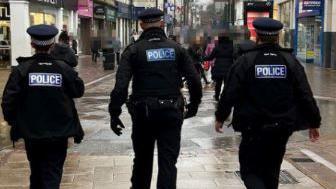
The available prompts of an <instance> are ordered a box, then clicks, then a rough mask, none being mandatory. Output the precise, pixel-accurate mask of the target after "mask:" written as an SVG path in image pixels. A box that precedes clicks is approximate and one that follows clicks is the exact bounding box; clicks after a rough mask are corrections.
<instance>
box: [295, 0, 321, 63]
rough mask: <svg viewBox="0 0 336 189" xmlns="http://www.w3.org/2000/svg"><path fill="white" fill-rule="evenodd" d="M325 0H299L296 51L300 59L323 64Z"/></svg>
mask: <svg viewBox="0 0 336 189" xmlns="http://www.w3.org/2000/svg"><path fill="white" fill-rule="evenodd" d="M323 3H324V2H323V0H297V3H296V5H297V11H296V12H297V17H296V25H297V27H296V32H295V35H296V36H295V37H296V39H297V42H296V48H295V49H296V53H297V57H298V58H299V59H300V61H302V62H305V63H311V64H316V65H320V66H321V65H322V62H323V60H322V59H323V58H322V54H323V49H322V47H323V30H324V26H323V23H324V12H323V8H322V7H324V4H323Z"/></svg>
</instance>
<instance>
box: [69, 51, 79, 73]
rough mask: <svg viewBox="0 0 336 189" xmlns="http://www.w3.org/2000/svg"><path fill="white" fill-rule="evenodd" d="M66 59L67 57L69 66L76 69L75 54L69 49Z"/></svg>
mask: <svg viewBox="0 0 336 189" xmlns="http://www.w3.org/2000/svg"><path fill="white" fill-rule="evenodd" d="M68 57H69V65H70V66H71V67H73V68H74V67H76V66H77V65H78V60H77V57H76V54H75V52H74V51H73V50H72V49H71V48H69V53H68Z"/></svg>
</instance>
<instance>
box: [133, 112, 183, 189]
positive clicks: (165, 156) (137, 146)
mask: <svg viewBox="0 0 336 189" xmlns="http://www.w3.org/2000/svg"><path fill="white" fill-rule="evenodd" d="M132 119H133V132H132V141H133V149H134V153H135V158H134V165H133V173H132V178H131V182H132V189H149V188H150V186H151V179H152V170H153V156H154V148H155V143H156V144H157V149H158V165H159V172H158V180H157V189H176V179H177V168H176V166H175V165H176V162H177V159H178V156H179V152H180V141H181V126H182V122H183V115H182V111H179V110H175V109H170V110H157V111H146V110H143V111H142V110H137V111H136V113H135V115H132Z"/></svg>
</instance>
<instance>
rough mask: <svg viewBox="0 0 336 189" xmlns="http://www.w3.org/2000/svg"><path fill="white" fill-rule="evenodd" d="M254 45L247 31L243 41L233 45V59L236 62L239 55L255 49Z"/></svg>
mask: <svg viewBox="0 0 336 189" xmlns="http://www.w3.org/2000/svg"><path fill="white" fill-rule="evenodd" d="M256 45H257V44H256V43H255V42H254V41H252V40H251V32H250V30H247V32H246V33H245V39H244V40H242V41H240V42H239V43H238V44H236V45H235V49H234V55H233V57H234V59H235V60H237V59H238V58H239V57H240V56H241V55H243V54H244V53H246V52H248V51H249V50H252V49H253V48H255V47H256Z"/></svg>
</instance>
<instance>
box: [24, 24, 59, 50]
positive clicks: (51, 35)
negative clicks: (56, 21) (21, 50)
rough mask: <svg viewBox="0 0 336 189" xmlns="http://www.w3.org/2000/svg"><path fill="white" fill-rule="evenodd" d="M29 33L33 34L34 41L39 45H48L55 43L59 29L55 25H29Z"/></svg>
mask: <svg viewBox="0 0 336 189" xmlns="http://www.w3.org/2000/svg"><path fill="white" fill-rule="evenodd" d="M27 33H28V34H29V35H30V36H31V39H32V43H34V44H36V45H38V46H48V45H51V44H53V43H54V41H55V36H56V35H57V34H58V29H57V28H56V27H55V26H50V25H46V24H40V25H34V26H31V27H29V28H28V29H27Z"/></svg>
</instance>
